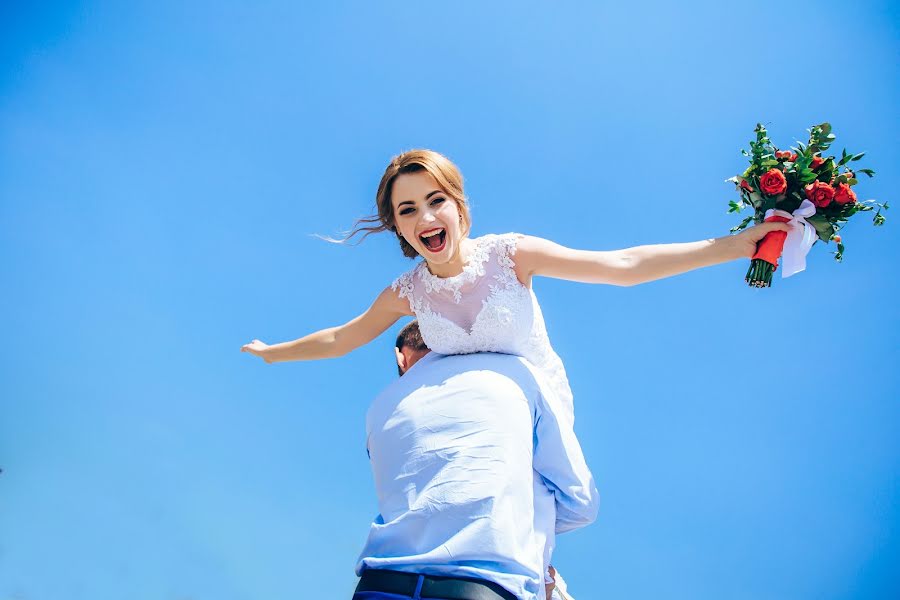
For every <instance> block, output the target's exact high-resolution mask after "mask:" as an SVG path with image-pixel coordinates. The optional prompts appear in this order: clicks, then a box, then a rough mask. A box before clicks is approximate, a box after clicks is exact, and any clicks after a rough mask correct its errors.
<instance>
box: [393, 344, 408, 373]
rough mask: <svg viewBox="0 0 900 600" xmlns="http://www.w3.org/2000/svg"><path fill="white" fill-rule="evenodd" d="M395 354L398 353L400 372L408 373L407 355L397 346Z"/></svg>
mask: <svg viewBox="0 0 900 600" xmlns="http://www.w3.org/2000/svg"><path fill="white" fill-rule="evenodd" d="M394 354H396V355H397V366H398V367H399V368H400V373H401V374H403V373H406V357H405V356H404V355H403V353H402V352H400V350H398V349H397V348H396V347H395V348H394Z"/></svg>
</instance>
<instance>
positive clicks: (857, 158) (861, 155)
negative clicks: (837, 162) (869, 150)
mask: <svg viewBox="0 0 900 600" xmlns="http://www.w3.org/2000/svg"><path fill="white" fill-rule="evenodd" d="M865 155H866V153H865V152H860V153H859V154H857V155H856V156H854V157H853V158H851V159H850V160H851V161H855V160H859V159H861V158H862V157H863V156H865Z"/></svg>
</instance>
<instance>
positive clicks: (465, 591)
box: [356, 569, 516, 600]
mask: <svg viewBox="0 0 900 600" xmlns="http://www.w3.org/2000/svg"><path fill="white" fill-rule="evenodd" d="M424 577H425V581H423V582H422V590H421V592H420V593H419V595H420V596H421V597H422V598H441V600H516V597H515V596H514V595H513V594H511V593H510V592H509V591H507V590H506V589H504V588H503V587H502V586H500V585H498V584H496V583H494V582H493V581H487V580H485V579H476V578H470V577H439V576H437V575H425V576H424ZM418 583H419V576H418V575H417V574H416V573H403V572H401V571H388V570H387V569H366V570H365V571H363V573H362V577H360V578H359V585H357V586H356V591H357V592H386V593H388V594H400V595H403V596H409V597H410V598H412V597H413V595H414V594H415V593H416V585H418Z"/></svg>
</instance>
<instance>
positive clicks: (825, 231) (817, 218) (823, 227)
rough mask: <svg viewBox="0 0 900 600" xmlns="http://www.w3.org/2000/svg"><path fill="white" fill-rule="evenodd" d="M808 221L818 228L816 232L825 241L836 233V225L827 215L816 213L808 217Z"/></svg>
mask: <svg viewBox="0 0 900 600" xmlns="http://www.w3.org/2000/svg"><path fill="white" fill-rule="evenodd" d="M806 221H807V222H808V223H809V224H810V225H812V226H813V227H815V228H816V234H818V236H819V239H820V240H822V241H823V242H827V241H828V240H830V239H831V236H833V235H834V226H833V225H832V224H831V222H830V221H829V220H828V219H827V218H826V217H825V215H821V214H815V215H813V216H811V217H808V218H807V219H806Z"/></svg>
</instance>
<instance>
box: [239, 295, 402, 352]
mask: <svg viewBox="0 0 900 600" xmlns="http://www.w3.org/2000/svg"><path fill="white" fill-rule="evenodd" d="M408 314H410V312H409V304H408V303H407V302H406V301H405V300H403V299H401V298H400V297H399V296H398V295H397V292H396V291H394V290H392V289H391V288H390V287H388V288H385V289H384V291H382V292H381V294H379V296H378V298H376V299H375V302H374V303H373V304H372V306H370V307H369V309H368V310H367V311H366V312H364V313H363V314H361V315H359V316H358V317H356V318H355V319H353V320H352V321H348V322H347V323H344V324H343V325H340V326H338V327H329V328H328V329H322V330H321V331H317V332H315V333H311V334H309V335H307V336H305V337H302V338H299V339H296V340H294V341H291V342H282V343H280V344H272V345H271V346H270V345H268V344H266V343H264V342H261V341H260V340H253V341H252V342H250V343H249V344H244V345H243V346H242V347H241V352H249V353H250V354H255V355H256V356H259V357H260V358H262V359H263V360H265V361H266V362H267V363H273V362H285V361H289V360H315V359H318V358H336V357H338V356H343V355H344V354H347V353H348V352H350V351H351V350H355V349H356V348H359V347H360V346H363V345H365V344H368V343H369V342H371V341H372V340H374V339H375V338H376V337H378V336H379V335H381V334H382V333H384V331H385V330H386V329H387V328H388V327H390V326H391V325H393V324H394V323H396V322H397V319H399V318H400V317H402V316H403V315H408Z"/></svg>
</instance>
